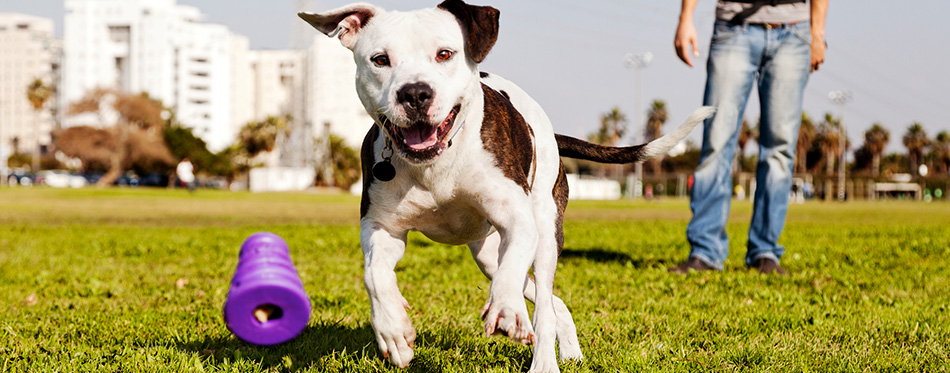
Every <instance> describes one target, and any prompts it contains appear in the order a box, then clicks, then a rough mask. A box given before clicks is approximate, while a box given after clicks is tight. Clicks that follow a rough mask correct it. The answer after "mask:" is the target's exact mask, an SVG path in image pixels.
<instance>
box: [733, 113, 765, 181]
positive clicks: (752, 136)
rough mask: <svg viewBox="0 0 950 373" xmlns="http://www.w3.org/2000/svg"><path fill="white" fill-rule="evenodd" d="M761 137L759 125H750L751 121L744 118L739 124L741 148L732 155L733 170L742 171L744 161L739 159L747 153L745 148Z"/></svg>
mask: <svg viewBox="0 0 950 373" xmlns="http://www.w3.org/2000/svg"><path fill="white" fill-rule="evenodd" d="M758 138H759V127H758V126H756V127H750V126H749V121H748V120H746V119H742V124H741V125H740V126H739V139H738V140H739V144H738V145H739V148H738V149H737V150H738V151H737V152H736V155H735V156H734V157H732V172H733V173H735V172H737V171H742V162H740V161H739V160H740V159H742V157H743V155H744V154H745V148H746V146H748V145H749V142H750V141H758Z"/></svg>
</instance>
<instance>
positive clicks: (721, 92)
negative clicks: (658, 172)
mask: <svg viewBox="0 0 950 373" xmlns="http://www.w3.org/2000/svg"><path fill="white" fill-rule="evenodd" d="M753 31H754V30H753V29H752V28H749V27H746V26H743V25H729V24H727V23H725V22H721V21H717V22H716V29H715V31H714V33H713V42H712V46H711V48H710V51H709V60H708V61H707V64H706V70H707V74H708V76H707V80H706V92H705V96H704V99H703V103H704V105H709V106H714V107H715V108H716V114H715V115H714V116H713V117H712V118H710V119H707V120H706V122H705V123H704V130H703V148H702V155H701V157H700V162H699V167H697V168H696V172H695V174H694V183H693V190H692V192H691V194H690V197H691V200H690V209H692V211H693V218H692V220H691V221H690V223H689V227H688V228H687V230H686V237H687V239H688V240H689V243H690V246H691V252H690V255H689V256H690V258H691V259H692V258H698V259H700V260H702V261H703V262H705V263H706V264H709V265H710V266H712V267H714V268H716V269H720V270H721V269H722V265H723V262H724V261H725V260H726V257H727V256H728V255H729V237H728V236H727V234H726V221H727V219H728V217H729V208H730V203H731V198H732V159H733V157H734V155H735V150H736V143H737V140H738V136H737V133H738V129H739V125H740V123H741V120H742V113H743V112H744V111H745V105H746V102H747V101H748V98H749V92H750V90H751V89H752V83H753V82H754V81H755V74H756V70H757V68H758V64H759V63H758V59H759V57H760V56H761V50H762V49H761V48H762V45H764V43H763V42H760V41H758V40H757V36H758V35H757V34H756V33H755V32H753Z"/></svg>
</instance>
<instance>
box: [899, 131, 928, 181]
mask: <svg viewBox="0 0 950 373" xmlns="http://www.w3.org/2000/svg"><path fill="white" fill-rule="evenodd" d="M903 140H904V147H906V148H907V161H908V162H909V166H910V172H911V173H915V172H917V168H918V166H919V164H920V161H921V160H922V159H923V158H924V150H926V148H927V147H928V146H930V139H929V138H927V132H926V131H924V127H923V126H921V125H920V123H917V122H914V123H912V124H911V125H910V126H909V127H907V132H905V133H904V138H903Z"/></svg>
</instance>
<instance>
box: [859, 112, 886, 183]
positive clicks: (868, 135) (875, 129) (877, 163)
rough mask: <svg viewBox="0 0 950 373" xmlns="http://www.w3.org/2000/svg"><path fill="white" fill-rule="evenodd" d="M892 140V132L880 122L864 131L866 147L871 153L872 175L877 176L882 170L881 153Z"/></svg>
mask: <svg viewBox="0 0 950 373" xmlns="http://www.w3.org/2000/svg"><path fill="white" fill-rule="evenodd" d="M890 140H891V133H890V132H888V131H887V130H886V129H884V127H883V126H881V124H880V123H874V125H873V126H871V129H869V130H867V132H865V133H864V148H865V149H867V151H868V152H869V153H871V176H874V177H877V175H878V173H879V172H880V171H881V155H883V154H884V148H886V147H887V143H888V141H890Z"/></svg>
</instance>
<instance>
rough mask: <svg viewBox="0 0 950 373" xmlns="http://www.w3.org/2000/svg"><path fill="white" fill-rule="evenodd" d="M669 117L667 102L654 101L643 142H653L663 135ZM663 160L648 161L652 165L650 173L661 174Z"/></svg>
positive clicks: (644, 130)
mask: <svg viewBox="0 0 950 373" xmlns="http://www.w3.org/2000/svg"><path fill="white" fill-rule="evenodd" d="M668 117H669V115H668V113H667V111H666V102H663V100H654V101H653V104H652V105H650V110H649V111H648V112H647V125H646V128H644V129H643V135H644V137H645V139H643V140H644V141H643V142H649V141H653V140H655V139H657V138H659V137H660V136H662V135H663V124H664V123H666V120H667V119H668ZM662 161H663V160H662V159H661V158H659V157H657V158H653V159H651V160H649V161H647V164H649V165H650V171H651V172H652V173H653V174H658V173H660V163H661V162H662Z"/></svg>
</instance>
